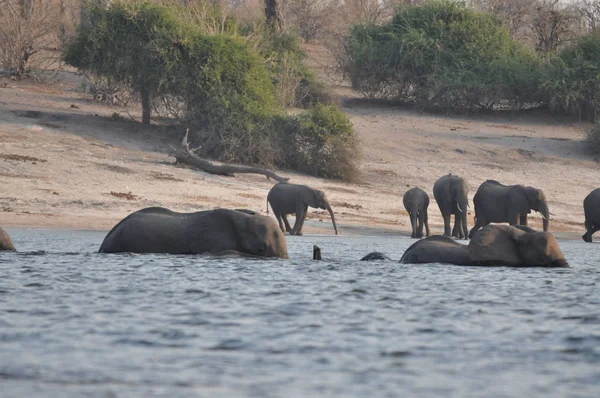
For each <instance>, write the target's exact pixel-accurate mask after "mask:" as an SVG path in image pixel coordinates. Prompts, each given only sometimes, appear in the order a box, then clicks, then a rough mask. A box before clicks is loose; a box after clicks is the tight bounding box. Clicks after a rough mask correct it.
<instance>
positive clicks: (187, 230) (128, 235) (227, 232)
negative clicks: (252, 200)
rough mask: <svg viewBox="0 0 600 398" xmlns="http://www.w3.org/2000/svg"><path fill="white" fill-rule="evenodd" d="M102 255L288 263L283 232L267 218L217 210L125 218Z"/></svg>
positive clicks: (155, 211)
mask: <svg viewBox="0 0 600 398" xmlns="http://www.w3.org/2000/svg"><path fill="white" fill-rule="evenodd" d="M100 252H101V253H118V252H133V253H170V254H201V253H214V254H219V253H231V252H237V253H240V254H241V255H248V256H259V257H279V258H288V253H287V245H286V241H285V237H284V235H283V233H282V232H281V231H280V230H279V228H278V227H277V224H276V223H275V221H274V220H273V219H272V218H270V217H266V216H261V215H249V214H247V213H245V212H241V211H236V210H230V209H216V210H206V211H199V212H196V213H177V212H174V211H171V210H169V209H165V208H162V207H149V208H146V209H142V210H138V211H136V212H135V213H132V214H130V215H129V216H127V217H125V218H124V219H123V220H121V222H119V223H118V224H117V225H116V226H115V227H114V228H113V229H112V230H111V231H110V232H109V233H108V235H106V237H105V238H104V242H102V245H101V246H100Z"/></svg>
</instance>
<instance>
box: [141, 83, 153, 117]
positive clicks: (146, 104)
mask: <svg viewBox="0 0 600 398" xmlns="http://www.w3.org/2000/svg"><path fill="white" fill-rule="evenodd" d="M140 94H141V95H142V123H143V124H150V111H151V109H152V106H151V104H150V93H149V92H148V90H146V89H142V92H141V93H140Z"/></svg>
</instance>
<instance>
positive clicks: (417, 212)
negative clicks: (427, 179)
mask: <svg viewBox="0 0 600 398" xmlns="http://www.w3.org/2000/svg"><path fill="white" fill-rule="evenodd" d="M402 202H403V203H404V208H405V209H406V211H407V212H408V215H409V216H410V225H411V227H412V233H411V234H410V237H411V238H422V237H423V225H425V231H426V236H429V235H430V232H429V222H428V220H427V208H428V207H429V195H427V192H425V191H423V190H422V189H421V188H419V187H414V188H411V189H409V190H408V191H406V192H405V193H404V196H403V197H402Z"/></svg>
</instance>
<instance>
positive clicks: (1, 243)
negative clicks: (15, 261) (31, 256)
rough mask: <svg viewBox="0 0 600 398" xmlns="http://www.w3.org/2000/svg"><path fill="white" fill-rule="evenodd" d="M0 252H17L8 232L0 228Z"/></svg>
mask: <svg viewBox="0 0 600 398" xmlns="http://www.w3.org/2000/svg"><path fill="white" fill-rule="evenodd" d="M0 251H13V252H14V251H17V249H15V245H14V244H13V241H12V239H11V238H10V235H9V234H8V232H6V231H5V230H3V229H2V228H0Z"/></svg>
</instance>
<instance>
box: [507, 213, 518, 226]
mask: <svg viewBox="0 0 600 398" xmlns="http://www.w3.org/2000/svg"><path fill="white" fill-rule="evenodd" d="M508 224H510V225H519V214H518V213H515V212H511V211H509V212H508Z"/></svg>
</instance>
